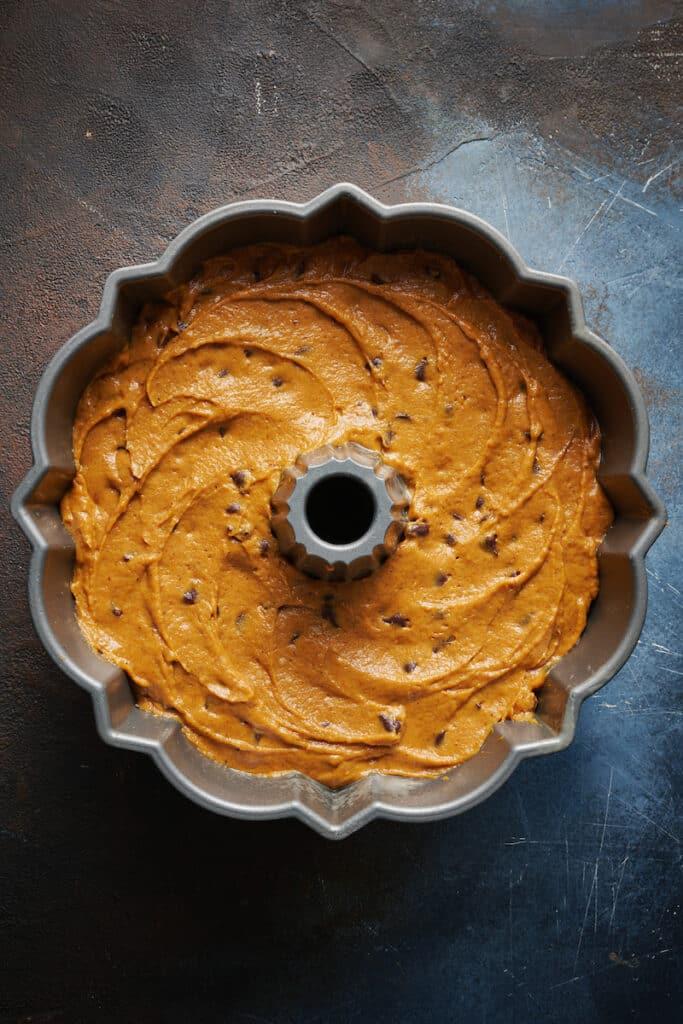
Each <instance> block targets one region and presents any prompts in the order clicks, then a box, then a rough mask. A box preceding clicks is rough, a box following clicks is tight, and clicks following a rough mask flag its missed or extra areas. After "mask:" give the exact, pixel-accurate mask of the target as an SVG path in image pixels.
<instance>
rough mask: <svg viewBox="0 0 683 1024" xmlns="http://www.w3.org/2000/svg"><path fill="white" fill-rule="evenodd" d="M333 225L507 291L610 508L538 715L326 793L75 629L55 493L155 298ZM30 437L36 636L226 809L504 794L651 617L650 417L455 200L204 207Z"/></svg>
mask: <svg viewBox="0 0 683 1024" xmlns="http://www.w3.org/2000/svg"><path fill="white" fill-rule="evenodd" d="M336 234H348V235H352V236H354V237H355V238H357V239H358V240H359V241H360V242H362V243H363V244H365V245H367V246H370V247H372V248H375V249H379V250H391V249H398V248H416V247H420V248H424V249H431V250H436V251H439V252H442V253H446V254H448V255H449V256H452V257H454V258H455V259H456V260H457V261H458V262H459V263H461V264H462V265H464V266H465V267H466V268H467V269H469V270H470V271H471V272H472V273H473V274H475V275H476V276H477V277H478V278H479V279H480V280H481V281H482V282H483V283H484V284H485V285H486V286H487V287H488V288H489V290H490V291H491V292H492V293H493V295H494V296H495V298H496V299H497V300H498V301H499V302H501V303H504V304H507V305H510V306H513V307H516V308H517V309H519V310H521V311H523V312H524V313H526V314H527V315H528V316H530V317H532V318H533V319H534V320H535V321H536V322H537V323H538V325H539V327H540V329H541V331H542V333H543V336H544V338H545V343H546V346H547V351H548V354H549V356H550V358H551V359H552V360H553V362H554V363H555V364H556V365H557V366H558V367H560V368H561V369H562V371H563V372H564V373H566V374H567V375H568V376H569V377H571V378H572V379H573V380H574V381H575V382H576V383H577V384H578V386H579V387H580V388H581V389H582V390H583V392H584V393H585V394H586V396H587V398H588V401H589V402H590V404H591V406H592V408H593V410H594V411H595V414H596V415H597V418H598V420H599V422H600V427H601V430H602V442H603V453H602V465H601V470H600V480H601V482H602V486H603V487H604V489H605V491H606V492H607V494H608V495H609V498H610V499H611V501H612V504H613V506H614V509H615V521H614V524H613V525H612V527H611V529H610V530H609V533H608V535H607V537H606V539H605V541H604V543H603V545H602V548H601V550H600V554H599V564H600V593H599V596H598V598H597V600H596V601H595V603H594V604H593V606H592V608H591V612H590V616H589V618H588V624H587V627H586V630H585V632H584V633H583V635H582V637H581V639H580V640H579V642H578V643H577V645H576V646H575V647H574V648H573V650H572V651H571V652H570V653H569V654H567V655H566V656H565V657H564V658H563V659H562V660H561V661H560V662H559V664H558V665H557V666H556V667H555V668H554V669H553V671H552V672H551V674H550V675H549V677H548V679H547V681H546V682H545V683H544V685H543V687H542V688H541V690H540V692H539V702H538V708H537V713H536V722H535V723H534V724H531V723H521V722H503V723H501V724H500V725H498V726H496V727H495V728H494V730H493V733H492V734H491V736H490V737H489V739H488V740H487V742H486V743H485V745H484V747H483V748H482V750H481V751H480V752H479V753H478V754H477V755H476V757H473V758H472V759H471V760H469V761H467V762H466V763H465V764H463V765H462V766H460V767H458V768H457V769H455V770H450V771H449V772H447V773H446V775H445V776H443V777H441V778H438V779H433V780H427V781H423V780H409V779H401V778H392V777H391V776H384V775H381V774H377V773H375V774H370V775H368V776H366V777H364V778H363V779H361V780H360V781H358V782H355V783H353V784H352V785H349V786H347V787H345V788H343V789H341V790H334V791H333V790H331V789H328V788H327V787H325V786H323V785H321V784H320V783H317V782H314V781H312V780H311V779H309V778H307V777H305V776H303V775H301V774H299V773H290V774H287V775H282V776H278V777H275V778H265V777H260V776H257V775H249V774H245V773H242V772H238V771H235V770H233V769H230V768H226V767H223V766H221V765H219V764H216V763H214V762H213V761H210V760H208V759H207V758H206V757H204V756H203V755H202V754H200V753H199V751H198V750H196V749H195V747H193V746H192V744H191V743H190V742H189V741H188V740H186V739H185V737H184V736H183V733H182V729H181V727H180V723H179V722H178V721H177V719H175V718H174V717H172V716H170V715H169V716H156V715H152V714H149V713H146V712H143V711H141V710H140V709H139V708H138V707H137V706H136V704H135V700H134V697H133V691H132V689H131V686H130V683H129V681H128V678H127V677H126V675H125V674H124V673H123V672H122V671H120V670H119V669H118V668H115V667H114V666H113V665H111V664H109V663H108V662H106V661H104V660H103V659H102V658H100V657H98V656H97V655H96V654H95V653H94V652H93V651H92V650H91V649H90V647H88V645H87V644H86V642H85V640H84V638H83V637H82V635H81V633H80V630H79V627H78V624H77V621H76V617H75V611H74V602H73V599H72V597H71V593H70V589H69V584H70V580H71V575H72V569H73V557H74V554H73V551H74V547H73V542H72V540H71V537H70V536H69V534H68V533H67V531H66V529H65V528H64V526H63V525H62V522H61V519H60V515H59V501H60V498H61V497H62V495H63V494H64V492H65V490H66V489H67V488H68V486H69V483H70V481H71V479H72V476H73V473H74V466H73V459H72V454H71V430H72V423H73V418H74V413H75V410H76V404H77V402H78V399H79V396H80V394H81V392H82V390H83V388H84V387H85V385H86V383H87V382H88V380H89V379H90V378H91V376H92V375H93V374H94V373H95V371H96V370H97V369H98V367H100V366H101V365H102V363H104V361H105V360H107V359H108V358H109V357H110V356H111V355H112V353H113V352H115V351H116V350H117V349H119V348H120V347H121V346H122V345H125V344H126V342H127V341H128V338H129V333H130V328H131V324H132V323H133V321H134V319H135V317H136V314H137V313H138V310H139V309H140V307H141V305H142V304H143V303H144V302H146V301H147V300H149V299H153V298H156V297H158V296H161V295H162V294H163V293H165V292H166V291H168V290H169V289H170V288H172V287H174V286H175V285H177V284H178V283H179V282H181V281H183V280H185V279H187V278H189V277H190V276H191V275H192V274H193V273H194V272H195V271H196V269H197V268H198V266H199V265H200V264H201V263H202V261H204V260H205V259H207V258H208V257H210V256H215V255H216V254H219V253H223V252H225V251H226V250H228V249H230V248H233V247H235V246H240V245H244V244H246V243H252V242H262V241H277V242H292V243H295V244H310V243H315V242H319V241H321V240H323V239H325V238H327V237H329V236H332V235H336ZM31 437H32V444H33V453H34V459H35V465H34V466H33V468H32V469H31V470H30V471H29V473H28V474H27V476H26V477H25V479H24V480H23V482H22V483H21V484H20V486H19V487H18V489H17V491H16V493H15V494H14V498H13V513H14V516H15V518H16V519H17V521H18V522H19V524H20V525H21V527H22V529H23V530H24V532H25V533H26V535H27V537H28V538H29V540H30V541H31V544H32V545H33V549H34V550H33V557H32V561H31V567H30V577H29V593H30V603H31V610H32V613H33V619H34V622H35V625H36V629H37V630H38V633H39V635H40V637H41V640H42V641H43V643H44V645H45V647H46V648H47V650H48V651H49V653H50V654H51V655H52V657H53V658H54V660H55V661H56V663H57V664H58V665H59V666H60V668H62V669H63V670H64V671H65V672H66V673H67V674H68V675H70V676H71V678H72V679H74V680H75V682H77V683H78V684H79V686H82V687H83V688H84V689H85V690H87V691H88V692H89V693H90V694H91V696H92V700H93V705H94V709H95V720H96V722H97V728H98V729H99V732H100V735H101V736H102V738H103V739H104V740H105V742H107V743H110V744H112V745H113V746H120V747H128V748H129V749H131V750H139V751H142V752H144V753H147V754H149V755H150V756H151V757H152V758H153V759H154V760H155V762H156V763H157V765H158V766H159V768H160V769H161V771H162V772H163V773H164V774H165V775H166V776H167V778H169V779H170V780H171V782H172V783H173V784H174V785H175V786H176V787H177V788H178V789H179V790H180V791H181V792H183V793H185V794H186V795H187V796H189V797H191V799H193V800H195V801H196V802H197V803H199V804H201V805H202V806H204V807H206V808H208V809H210V810H213V811H217V812H219V813H220V814H226V815H230V816H233V817H238V818H248V819H263V818H281V817H286V816H290V815H291V816H294V817H298V818H300V819H301V820H302V821H304V822H306V823H307V824H309V825H311V826H312V827H313V828H314V829H316V830H317V831H318V832H320V833H321V835H323V836H327V837H329V838H342V837H344V836H347V835H349V834H350V833H351V832H353V831H355V830H356V829H358V828H360V826H361V825H364V824H366V823H367V822H369V821H371V820H372V819H373V818H393V819H398V820H402V821H426V820H431V819H435V818H445V817H448V816H450V815H453V814H459V813H460V812H461V811H464V810H466V809H467V808H469V807H472V806H473V805H474V804H477V803H479V802H480V801H481V800H483V799H485V797H487V796H489V795H490V794H491V793H493V792H494V791H495V790H496V789H497V788H498V787H499V786H500V785H501V784H502V783H503V782H504V781H505V779H506V778H507V777H508V776H509V775H510V773H511V772H512V771H513V769H514V768H515V766H516V765H517V764H518V763H519V761H521V760H522V758H525V757H531V756H535V755H538V754H550V753H554V752H555V751H557V750H561V749H563V748H564V747H566V746H567V745H568V744H569V743H570V742H571V740H572V737H573V736H574V731H575V729H576V723H577V716H578V711H579V707H580V706H581V703H582V701H583V700H584V699H585V698H586V697H588V696H589V695H590V694H592V693H595V691H596V690H598V689H599V688H600V687H601V686H603V685H604V684H605V683H606V682H607V680H608V679H610V677H611V676H613V675H614V674H615V673H616V672H617V670H618V669H619V668H620V667H621V666H622V665H623V664H624V662H625V661H626V659H627V658H628V656H629V654H630V653H631V651H632V650H633V648H634V646H635V644H636V640H637V639H638V635H639V633H640V630H641V627H642V624H643V619H644V616H645V609H646V603H647V582H646V576H645V568H644V557H645V553H646V551H647V550H648V548H649V547H650V545H651V544H652V542H653V541H654V540H655V538H656V537H657V535H658V534H659V533H660V531H661V529H662V527H663V525H664V521H665V512H664V509H663V507H662V505H661V503H660V501H659V499H658V498H657V496H656V495H655V494H654V493H653V491H652V489H651V487H650V486H649V484H648V482H647V480H646V479H645V464H646V459H647V453H648V422H647V414H646V411H645V406H644V403H643V398H642V395H641V393H640V391H639V389H638V386H637V384H636V382H635V380H634V378H633V376H632V374H631V373H630V371H629V370H628V368H627V367H626V366H625V365H624V363H623V362H622V360H621V359H620V357H619V356H618V355H617V354H616V352H614V351H613V350H612V349H611V348H610V347H609V346H608V345H607V344H606V343H605V342H604V341H602V339H601V338H599V337H597V336H596V335H595V334H593V333H592V332H591V331H590V330H588V328H587V327H586V324H585V321H584V316H583V311H582V306H581V298H580V295H579V292H578V288H577V286H576V284H575V283H574V282H572V281H570V280H567V279H566V278H563V277H557V276H555V275H551V274H542V273H536V272H535V271H532V270H530V269H529V268H528V267H526V266H525V265H524V263H523V261H522V260H521V258H520V257H519V255H518V254H517V253H516V252H515V250H514V249H513V248H512V247H511V246H510V244H509V243H508V242H507V240H506V239H505V238H503V236H502V235H500V234H499V233H498V232H497V231H495V230H494V229H493V228H491V227H490V226H489V225H488V224H486V223H485V222H484V221H482V220H480V219H478V218H477V217H474V216H472V215H471V214H468V213H465V212H463V211H461V210H456V209H453V208H451V207H447V206H439V205H435V204H432V203H410V204H405V205H399V206H383V205H382V204H381V203H378V202H377V201H376V200H375V199H373V198H372V197H371V196H369V195H367V194H366V193H365V192H363V191H361V190H360V189H358V188H356V187H354V186H352V185H346V184H340V185H335V186H334V187H333V188H330V189H328V190H327V191H325V192H323V193H322V194H321V195H319V196H318V197H317V198H315V199H313V200H312V201H311V202H309V203H305V204H304V205H298V204H294V203H284V202H273V201H261V200H257V201H250V202H243V203H235V204H231V205H229V206H224V207H222V208H221V209H218V210H215V211H214V212H213V213H209V214H207V215H206V216H204V217H201V218H200V219H199V220H197V221H195V222H194V224H191V225H190V226H189V227H187V228H186V229H185V230H184V231H183V232H181V234H180V235H178V237H177V238H176V239H175V240H174V241H173V242H171V244H170V245H169V247H168V249H167V250H166V252H165V253H164V255H163V256H162V257H161V259H159V260H158V261H157V262H156V263H149V264H146V265H143V266H135V267H128V268H126V269H123V270H117V271H115V272H114V273H113V274H111V276H110V277H109V278H108V280H107V282H106V284H105V287H104V294H103V297H102V304H101V307H100V312H99V315H98V317H97V319H96V320H95V321H94V322H93V323H91V324H90V325H89V326H88V327H85V328H84V329H83V330H81V331H79V333H78V334H76V335H75V337H73V338H72V339H71V340H70V341H69V342H68V343H67V344H66V345H64V346H63V348H61V349H60V351H59V352H58V353H57V354H56V356H55V357H54V359H53V360H52V362H51V363H50V364H49V366H48V367H47V369H46V371H45V373H44V375H43V378H42V380H41V382H40V385H39V387H38V392H37V395H36V399H35V405H34V408H33V420H32V425H31Z"/></svg>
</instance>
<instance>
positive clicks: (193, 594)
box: [183, 587, 199, 604]
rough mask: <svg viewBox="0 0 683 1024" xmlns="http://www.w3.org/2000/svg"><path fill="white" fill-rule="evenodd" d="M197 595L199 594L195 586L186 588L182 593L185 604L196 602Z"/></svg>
mask: <svg viewBox="0 0 683 1024" xmlns="http://www.w3.org/2000/svg"><path fill="white" fill-rule="evenodd" d="M198 597H199V594H198V593H197V591H196V590H195V588H194V587H191V588H190V589H189V590H186V591H185V593H184V594H183V601H184V602H185V604H196V603H197V598H198Z"/></svg>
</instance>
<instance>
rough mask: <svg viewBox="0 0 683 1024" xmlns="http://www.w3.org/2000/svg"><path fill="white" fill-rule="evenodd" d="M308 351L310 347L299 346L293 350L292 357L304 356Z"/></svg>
mask: <svg viewBox="0 0 683 1024" xmlns="http://www.w3.org/2000/svg"><path fill="white" fill-rule="evenodd" d="M310 351H311V346H310V345H299V347H298V348H297V349H295V350H294V355H295V356H305V355H306V354H307V353H308V352H310Z"/></svg>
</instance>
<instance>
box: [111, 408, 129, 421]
mask: <svg viewBox="0 0 683 1024" xmlns="http://www.w3.org/2000/svg"><path fill="white" fill-rule="evenodd" d="M112 416H118V417H119V419H125V416H126V410H125V409H114V411H113V413H112Z"/></svg>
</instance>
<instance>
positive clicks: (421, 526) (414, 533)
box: [407, 523, 429, 537]
mask: <svg viewBox="0 0 683 1024" xmlns="http://www.w3.org/2000/svg"><path fill="white" fill-rule="evenodd" d="M407 533H408V536H409V537H426V536H427V534H428V533H429V523H411V524H410V526H409V527H408V530H407Z"/></svg>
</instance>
